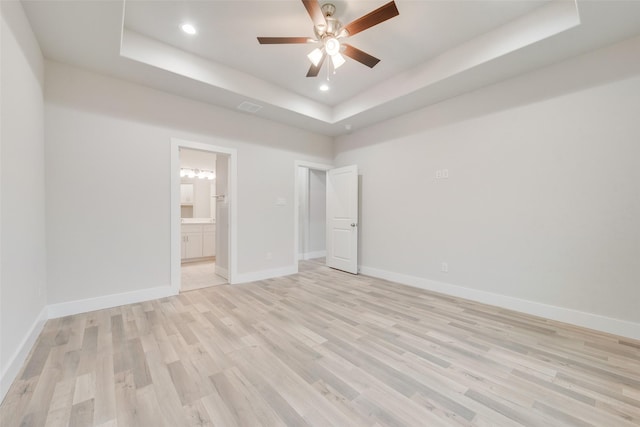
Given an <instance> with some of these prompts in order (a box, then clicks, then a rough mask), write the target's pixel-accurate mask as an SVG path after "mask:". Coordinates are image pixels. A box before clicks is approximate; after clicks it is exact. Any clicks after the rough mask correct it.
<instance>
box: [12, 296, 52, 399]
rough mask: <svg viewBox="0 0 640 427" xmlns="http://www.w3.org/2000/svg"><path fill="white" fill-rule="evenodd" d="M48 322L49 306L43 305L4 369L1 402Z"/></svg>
mask: <svg viewBox="0 0 640 427" xmlns="http://www.w3.org/2000/svg"><path fill="white" fill-rule="evenodd" d="M46 322H47V307H46V306H45V307H43V308H42V311H41V312H40V314H39V315H38V317H36V319H35V320H34V322H33V324H32V325H31V328H29V331H28V332H27V334H26V335H25V337H24V338H23V339H22V342H21V343H20V345H19V346H18V348H17V349H16V351H15V352H14V353H13V355H12V356H11V357H10V358H9V362H8V363H7V366H6V367H5V368H4V369H3V371H2V376H0V402H2V401H3V400H4V396H5V395H6V394H7V392H8V391H9V387H11V384H13V381H14V380H15V379H16V377H17V376H18V373H20V369H22V366H23V365H24V362H25V360H27V356H28V355H29V352H30V351H31V349H32V348H33V345H34V344H35V343H36V340H37V339H38V336H39V335H40V332H42V328H43V327H44V324H45V323H46Z"/></svg>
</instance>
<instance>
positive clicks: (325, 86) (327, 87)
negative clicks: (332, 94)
mask: <svg viewBox="0 0 640 427" xmlns="http://www.w3.org/2000/svg"><path fill="white" fill-rule="evenodd" d="M319 89H320V90H321V91H323V92H326V91H328V90H329V85H328V84H326V83H325V84H322V85H320V87H319Z"/></svg>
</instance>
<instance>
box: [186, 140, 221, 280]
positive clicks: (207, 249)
mask: <svg viewBox="0 0 640 427" xmlns="http://www.w3.org/2000/svg"><path fill="white" fill-rule="evenodd" d="M218 157H221V159H218ZM219 160H222V161H223V162H225V161H228V159H226V158H225V156H224V155H219V154H217V153H214V152H209V151H201V150H193V149H190V148H180V279H181V280H180V291H181V292H185V291H191V290H195V289H202V288H206V287H210V286H217V285H223V284H226V283H228V281H227V277H224V276H222V275H221V274H219V273H220V270H221V269H220V266H219V265H218V272H216V266H217V264H219V263H216V260H217V250H216V249H217V245H216V240H217V239H216V235H217V234H219V233H218V232H217V231H218V230H217V221H216V219H217V211H218V209H220V208H221V207H220V206H218V205H219V204H222V203H224V198H225V197H226V196H225V195H226V194H227V192H228V191H227V188H226V180H225V179H218V178H217V175H218V167H217V163H218V161H219ZM223 166H224V165H223ZM222 169H223V170H222V171H221V173H222V174H224V171H225V170H226V169H227V168H226V167H223V168H222ZM219 181H220V182H219ZM221 232H222V230H221ZM223 268H224V266H223ZM225 270H226V269H225Z"/></svg>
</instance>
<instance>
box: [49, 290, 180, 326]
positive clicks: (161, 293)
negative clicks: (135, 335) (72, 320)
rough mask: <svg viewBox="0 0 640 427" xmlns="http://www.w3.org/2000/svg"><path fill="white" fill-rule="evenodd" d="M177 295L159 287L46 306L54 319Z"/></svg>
mask: <svg viewBox="0 0 640 427" xmlns="http://www.w3.org/2000/svg"><path fill="white" fill-rule="evenodd" d="M173 295H177V292H176V291H175V290H174V289H173V288H171V286H159V287H157V288H148V289H141V290H139V291H131V292H123V293H120V294H112V295H104V296H101V297H95V298H87V299H82V300H77V301H69V302H62V303H59V304H50V305H49V306H48V315H49V319H55V318H58V317H63V316H70V315H72V314H78V313H87V312H89V311H95V310H102V309H105V308H112V307H118V306H120V305H125V304H134V303H137V302H142V301H149V300H153V299H158V298H165V297H170V296H173Z"/></svg>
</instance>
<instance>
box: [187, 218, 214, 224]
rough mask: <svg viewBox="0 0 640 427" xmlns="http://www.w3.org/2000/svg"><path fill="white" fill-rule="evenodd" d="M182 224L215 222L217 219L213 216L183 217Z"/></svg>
mask: <svg viewBox="0 0 640 427" xmlns="http://www.w3.org/2000/svg"><path fill="white" fill-rule="evenodd" d="M180 222H181V223H182V224H215V223H216V221H215V220H214V219H213V218H181V219H180Z"/></svg>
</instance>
